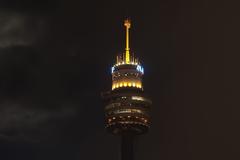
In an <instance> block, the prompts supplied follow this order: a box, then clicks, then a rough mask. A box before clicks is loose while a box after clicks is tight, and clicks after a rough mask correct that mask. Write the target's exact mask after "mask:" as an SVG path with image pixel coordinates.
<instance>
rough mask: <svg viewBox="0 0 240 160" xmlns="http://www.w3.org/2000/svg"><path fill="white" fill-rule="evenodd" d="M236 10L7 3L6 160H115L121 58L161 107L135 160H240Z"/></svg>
mask: <svg viewBox="0 0 240 160" xmlns="http://www.w3.org/2000/svg"><path fill="white" fill-rule="evenodd" d="M238 10H239V5H238V4H237V3H233V2H230V1H223V0H222V1H221V0H218V1H217V0H195V1H191V0H159V1H141V0H138V1H137V0H135V1H130V2H128V1H125V0H122V1H100V0H98V1H92V0H88V1H81V0H78V1H77V0H75V1H74V0H55V1H54V0H34V1H33V0H21V1H20V0H1V1H0V159H1V160H119V156H120V151H119V149H120V137H116V136H112V135H110V134H108V133H107V132H106V131H105V129H104V110H103V107H104V106H103V104H102V102H101V96H100V93H101V92H102V91H107V90H109V89H110V88H111V76H110V67H111V65H112V64H113V63H114V62H115V57H116V55H117V54H118V53H121V52H123V51H124V26H123V20H124V18H125V17H130V18H131V20H132V28H131V44H130V48H131V51H132V52H134V53H135V55H137V57H139V59H140V60H141V61H142V63H143V66H144V69H145V76H144V87H145V92H146V93H147V94H148V95H149V97H151V99H152V101H153V106H152V110H151V112H152V124H151V128H150V131H149V133H148V134H146V135H143V136H140V137H138V138H137V141H136V144H137V145H136V147H135V157H136V159H137V160H235V159H240V156H239V155H240V154H239V153H240V138H239V135H240V132H239V126H240V119H239V114H240V110H239V107H240V103H239V101H240V85H239V82H240V78H239V77H240V76H239V69H240V67H239V59H240V56H239V54H240V52H239V51H240V50H239V48H240V45H239V42H240V40H239V37H240V34H239V28H240V25H239V11H238Z"/></svg>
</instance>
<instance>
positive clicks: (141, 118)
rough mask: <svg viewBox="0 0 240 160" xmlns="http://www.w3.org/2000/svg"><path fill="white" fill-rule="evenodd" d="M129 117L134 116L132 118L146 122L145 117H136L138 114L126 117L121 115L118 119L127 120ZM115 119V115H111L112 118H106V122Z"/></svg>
mask: <svg viewBox="0 0 240 160" xmlns="http://www.w3.org/2000/svg"><path fill="white" fill-rule="evenodd" d="M126 118H127V119H130V118H134V119H139V120H140V121H144V122H145V123H147V122H148V120H147V119H146V118H143V117H138V116H127V117H122V116H119V117H118V119H120V120H124V121H125V120H127V119H126ZM115 120H116V117H112V118H109V119H108V122H109V123H111V122H112V121H115Z"/></svg>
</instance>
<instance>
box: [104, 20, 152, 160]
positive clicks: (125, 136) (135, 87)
mask: <svg viewBox="0 0 240 160" xmlns="http://www.w3.org/2000/svg"><path fill="white" fill-rule="evenodd" d="M124 26H125V29H126V48H125V52H124V53H123V54H120V55H117V59H116V63H115V64H114V65H113V67H112V68H111V74H112V89H111V91H108V92H105V93H103V94H102V97H103V101H104V105H105V120H106V129H107V130H108V131H109V132H110V133H112V134H115V135H120V136H122V150H121V153H122V154H121V155H122V156H121V157H122V158H121V159H122V160H133V141H134V137H135V136H136V135H140V134H143V133H146V132H147V131H148V128H149V119H150V115H149V110H150V106H151V103H152V102H151V100H150V99H148V98H146V96H145V95H144V92H143V83H142V77H143V75H144V69H143V67H142V65H141V63H140V62H139V61H138V59H137V58H135V57H134V55H133V54H131V53H130V48H129V31H130V28H131V22H130V20H128V19H127V20H125V21H124Z"/></svg>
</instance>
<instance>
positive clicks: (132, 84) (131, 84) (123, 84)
mask: <svg viewBox="0 0 240 160" xmlns="http://www.w3.org/2000/svg"><path fill="white" fill-rule="evenodd" d="M121 87H135V88H142V83H141V82H116V83H113V85H112V90H114V89H116V88H121Z"/></svg>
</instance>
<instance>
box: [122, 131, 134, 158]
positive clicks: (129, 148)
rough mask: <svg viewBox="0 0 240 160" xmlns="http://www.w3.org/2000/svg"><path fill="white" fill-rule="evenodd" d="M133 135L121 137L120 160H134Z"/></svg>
mask: <svg viewBox="0 0 240 160" xmlns="http://www.w3.org/2000/svg"><path fill="white" fill-rule="evenodd" d="M133 146H134V135H133V134H124V135H122V144H121V160H134V149H133V148H134V147H133Z"/></svg>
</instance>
